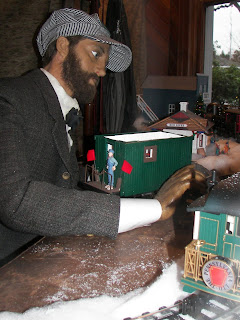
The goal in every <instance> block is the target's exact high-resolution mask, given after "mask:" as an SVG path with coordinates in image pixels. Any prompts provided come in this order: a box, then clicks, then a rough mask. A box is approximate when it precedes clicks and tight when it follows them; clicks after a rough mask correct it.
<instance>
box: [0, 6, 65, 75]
mask: <svg viewBox="0 0 240 320" xmlns="http://www.w3.org/2000/svg"><path fill="white" fill-rule="evenodd" d="M61 6H62V0H54V1H49V0H28V1H22V0H8V1H0V23H1V27H0V48H1V50H0V77H7V76H18V75H20V74H22V73H24V72H26V71H28V70H30V69H33V68H36V67H37V65H38V58H37V55H36V53H35V49H34V46H33V43H35V41H34V40H35V37H36V30H37V28H38V27H39V25H40V24H41V23H42V22H43V21H44V20H45V19H46V17H47V16H48V14H49V12H50V11H52V10H55V9H59V8H60V7H61Z"/></svg>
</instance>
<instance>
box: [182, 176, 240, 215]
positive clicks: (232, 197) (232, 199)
mask: <svg viewBox="0 0 240 320" xmlns="http://www.w3.org/2000/svg"><path fill="white" fill-rule="evenodd" d="M187 211H204V212H208V213H215V214H220V213H225V214H228V215H232V216H237V217H239V216H240V172H238V173H235V174H234V175H232V176H231V177H229V178H227V179H224V180H221V181H220V182H219V183H218V184H217V185H216V186H214V187H213V188H212V189H211V191H210V192H209V194H207V195H204V196H202V197H200V198H198V199H197V200H196V201H194V202H193V203H192V204H191V205H190V206H189V207H188V208H187Z"/></svg>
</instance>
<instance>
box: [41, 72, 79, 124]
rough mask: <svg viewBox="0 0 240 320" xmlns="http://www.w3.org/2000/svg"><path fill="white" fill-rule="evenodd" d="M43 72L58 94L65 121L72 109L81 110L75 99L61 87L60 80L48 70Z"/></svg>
mask: <svg viewBox="0 0 240 320" xmlns="http://www.w3.org/2000/svg"><path fill="white" fill-rule="evenodd" d="M41 70H42V72H43V73H44V74H45V75H46V76H47V77H48V80H49V81H50V83H51V85H52V86H53V89H54V91H55V92H56V95H57V97H58V101H59V103H60V106H61V110H62V114H63V117H64V120H66V115H67V113H68V112H69V111H70V110H71V109H72V108H75V109H77V110H79V109H80V108H79V104H78V102H77V100H76V99H75V98H72V97H70V96H69V95H68V94H67V93H66V91H65V90H64V89H63V87H62V86H61V85H60V83H59V82H58V80H57V79H56V78H55V77H54V76H53V75H52V74H51V73H50V72H48V71H47V70H45V69H43V68H41Z"/></svg>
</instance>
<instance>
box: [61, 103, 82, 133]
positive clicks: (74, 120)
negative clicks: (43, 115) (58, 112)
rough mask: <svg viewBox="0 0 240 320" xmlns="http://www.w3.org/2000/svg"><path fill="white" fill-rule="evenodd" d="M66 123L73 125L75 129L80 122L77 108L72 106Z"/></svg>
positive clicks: (72, 127)
mask: <svg viewBox="0 0 240 320" xmlns="http://www.w3.org/2000/svg"><path fill="white" fill-rule="evenodd" d="M65 123H66V124H67V125H68V126H69V127H71V129H72V130H75V129H76V128H77V126H78V125H79V123H80V115H79V111H78V110H77V109H75V108H72V109H71V110H70V111H69V112H68V113H67V115H66V121H65Z"/></svg>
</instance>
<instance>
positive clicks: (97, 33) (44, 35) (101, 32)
mask: <svg viewBox="0 0 240 320" xmlns="http://www.w3.org/2000/svg"><path fill="white" fill-rule="evenodd" d="M76 35H81V36H83V37H86V38H88V39H92V40H95V41H100V42H103V43H108V44H109V45H110V50H109V60H108V64H107V68H108V69H109V70H111V71H115V72H122V71H125V70H126V69H127V68H128V67H129V65H130V63H131V61H132V52H131V50H130V48H129V47H127V46H126V45H124V44H122V43H120V42H118V41H116V40H114V39H111V38H110V33H109V31H108V30H107V28H106V27H105V26H104V25H103V24H102V22H101V21H100V19H99V17H98V15H97V14H93V15H88V14H87V13H86V12H84V11H80V10H76V9H70V8H65V9H60V10H57V11H54V12H53V13H52V15H51V16H50V17H49V18H48V20H47V21H46V22H45V23H44V25H43V26H42V28H41V30H40V32H39V34H38V36H37V45H38V50H39V52H40V54H41V56H42V57H43V56H44V54H45V52H46V50H47V48H48V46H49V44H50V43H51V42H53V41H54V40H56V39H58V38H59V37H61V36H62V37H69V36H76Z"/></svg>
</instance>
